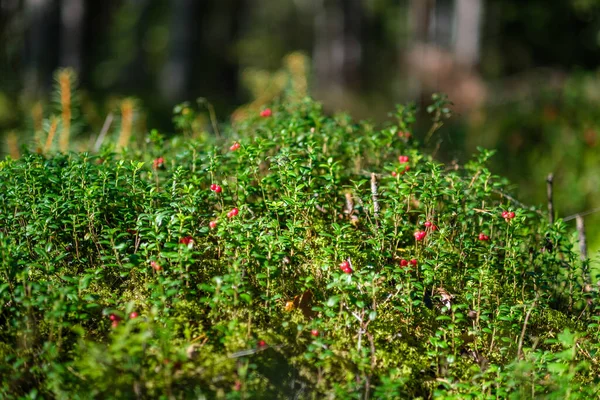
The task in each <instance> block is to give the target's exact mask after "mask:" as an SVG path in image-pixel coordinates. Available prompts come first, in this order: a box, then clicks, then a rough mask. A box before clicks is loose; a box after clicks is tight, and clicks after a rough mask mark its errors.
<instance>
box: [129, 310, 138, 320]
mask: <svg viewBox="0 0 600 400" xmlns="http://www.w3.org/2000/svg"><path fill="white" fill-rule="evenodd" d="M138 316H139V315H138V313H136V312H135V311H134V312H132V313H131V314H129V319H136V318H137V317H138Z"/></svg>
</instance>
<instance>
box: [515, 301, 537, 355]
mask: <svg viewBox="0 0 600 400" xmlns="http://www.w3.org/2000/svg"><path fill="white" fill-rule="evenodd" d="M539 297H540V295H539V293H538V294H536V295H535V299H534V300H533V303H531V307H529V310H527V314H526V315H525V321H524V322H523V329H522V330H521V336H520V337H519V346H518V347H517V357H518V358H519V359H520V358H521V357H522V355H523V354H522V352H523V339H524V338H525V330H526V329H527V322H529V317H530V316H531V312H532V311H533V309H534V308H535V303H536V302H537V300H538V298H539Z"/></svg>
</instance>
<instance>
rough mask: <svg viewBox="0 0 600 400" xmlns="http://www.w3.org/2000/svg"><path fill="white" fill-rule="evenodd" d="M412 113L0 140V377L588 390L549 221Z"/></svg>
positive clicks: (561, 228) (587, 319) (560, 252)
mask: <svg viewBox="0 0 600 400" xmlns="http://www.w3.org/2000/svg"><path fill="white" fill-rule="evenodd" d="M447 106H448V103H447V101H446V100H445V98H444V97H440V96H437V97H436V98H435V99H434V104H433V106H432V108H430V109H429V110H428V111H429V112H430V113H431V114H432V115H433V116H434V129H432V130H430V131H429V132H428V133H427V138H428V139H429V138H434V137H435V136H433V135H434V134H435V129H437V128H438V127H439V126H441V119H442V117H445V116H447V115H448V110H447ZM182 107H183V106H182ZM180 108H181V107H180ZM181 109H185V121H188V120H189V121H193V120H194V113H195V111H194V110H193V108H192V107H191V106H187V105H186V106H185V107H183V108H181ZM181 115H182V116H183V111H182V112H181ZM415 115H416V109H415V107H414V106H412V105H408V106H400V107H398V109H397V112H396V115H395V117H396V120H395V121H394V122H393V123H390V124H388V125H385V126H383V127H381V128H376V127H374V126H373V125H372V124H370V123H366V122H354V121H352V120H351V119H350V118H349V117H347V116H344V115H336V116H334V117H329V116H327V115H325V114H324V113H323V112H322V110H321V107H320V105H319V104H317V103H315V102H313V101H310V100H306V101H303V102H300V103H286V102H282V103H280V104H274V105H272V108H269V109H264V110H263V111H260V110H256V111H255V113H254V114H253V115H251V116H250V117H248V118H247V119H246V120H244V121H241V122H237V123H236V125H235V126H232V127H231V129H230V132H229V133H227V132H224V136H225V137H222V138H216V137H215V138H214V139H210V137H209V136H208V135H202V136H199V137H196V138H189V137H188V138H187V139H185V140H182V139H181V138H175V139H173V140H171V141H168V140H165V139H164V137H163V136H162V135H160V134H159V133H158V132H156V131H152V132H151V134H150V135H149V136H148V140H147V141H146V143H147V144H148V147H147V148H145V149H134V148H132V149H128V150H121V151H119V152H118V153H117V152H115V151H114V150H113V149H114V147H112V146H111V145H110V144H109V145H106V146H105V147H104V148H103V149H101V150H100V153H98V154H95V153H94V154H92V153H68V154H54V155H51V156H50V155H47V154H37V153H27V154H24V155H23V156H22V157H21V158H20V159H17V160H13V159H10V158H7V159H5V160H4V161H1V162H0V221H2V222H1V223H0V305H2V307H1V308H0V358H1V359H2V362H0V395H1V396H0V397H2V398H36V397H43V398H79V397H86V398H87V397H89V398H222V399H242V398H273V399H276V398H280V399H284V398H298V399H300V398H305V399H315V398H349V399H367V398H381V399H386V398H389V399H396V398H423V399H429V398H438V399H459V398H461V399H462V398H482V399H483V398H485V399H492V398H508V397H511V398H538V397H540V398H568V397H569V396H570V397H571V398H581V397H588V398H596V397H597V396H598V376H600V375H599V374H600V367H599V365H600V359H598V357H599V356H598V354H600V353H599V350H600V346H599V345H598V343H599V339H600V325H599V321H600V317H599V311H600V308H599V306H598V293H597V287H596V285H593V282H591V281H590V280H589V277H588V276H586V274H584V273H583V272H584V271H586V270H587V269H586V268H587V267H586V265H585V263H582V262H581V261H580V260H579V257H578V256H577V255H576V253H575V252H574V251H573V248H572V241H571V239H572V238H571V236H572V235H571V234H570V232H568V231H567V229H566V226H565V224H564V223H563V222H562V221H561V220H558V221H556V222H555V223H552V224H551V223H549V222H548V220H547V219H546V218H545V217H544V216H543V215H542V213H541V212H540V211H539V210H538V209H536V208H535V207H530V206H526V205H524V204H522V203H520V202H518V201H516V200H514V196H512V195H510V194H509V193H508V186H507V182H505V181H504V180H503V179H502V178H500V177H498V176H495V175H493V174H492V173H491V172H490V171H489V170H488V168H487V167H486V162H487V160H488V159H489V157H491V156H492V154H493V153H492V152H490V151H485V150H481V151H480V153H479V154H477V155H476V156H475V157H474V159H473V160H472V161H470V162H469V163H467V164H466V165H464V166H456V165H453V166H445V165H442V164H440V163H438V162H436V161H435V160H434V159H433V158H432V157H431V156H430V155H428V154H425V153H423V152H422V151H421V150H420V148H419V142H418V141H417V139H418V137H419V135H413V134H412V131H413V124H414V122H415ZM181 118H183V117H181ZM181 118H180V119H178V120H177V121H179V122H178V126H180V127H181V129H186V132H185V134H186V135H187V136H190V134H189V132H187V130H189V124H187V123H184V122H185V121H183V120H181ZM182 121H183V122H182ZM232 143H233V144H232ZM240 143H243V146H240ZM166 160H167V161H168V162H166ZM215 182H219V183H220V184H221V185H222V186H220V185H218V184H216V183H215ZM215 193H217V194H218V196H217V195H215Z"/></svg>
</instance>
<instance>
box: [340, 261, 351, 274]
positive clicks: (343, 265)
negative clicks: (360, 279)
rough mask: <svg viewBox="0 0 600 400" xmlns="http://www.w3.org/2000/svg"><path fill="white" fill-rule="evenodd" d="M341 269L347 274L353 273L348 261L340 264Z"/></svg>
mask: <svg viewBox="0 0 600 400" xmlns="http://www.w3.org/2000/svg"><path fill="white" fill-rule="evenodd" d="M340 269H341V270H342V272H343V273H345V274H351V273H352V267H351V266H350V263H349V262H348V261H343V262H342V263H341V264H340Z"/></svg>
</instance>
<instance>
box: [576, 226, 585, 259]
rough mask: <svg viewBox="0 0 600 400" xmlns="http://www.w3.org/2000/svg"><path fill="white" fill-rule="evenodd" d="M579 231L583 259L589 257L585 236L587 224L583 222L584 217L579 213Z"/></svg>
mask: <svg viewBox="0 0 600 400" xmlns="http://www.w3.org/2000/svg"><path fill="white" fill-rule="evenodd" d="M576 220H577V232H578V233H579V250H580V252H581V261H585V260H586V259H587V242H586V238H585V224H584V223H583V217H582V216H581V215H577V217H576Z"/></svg>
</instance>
